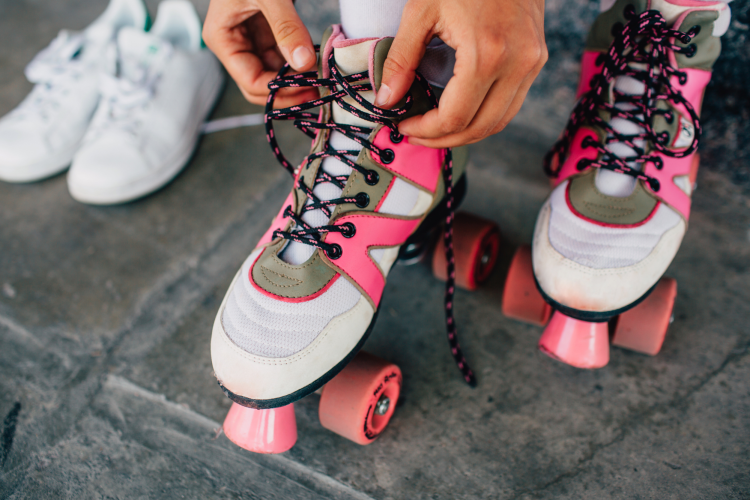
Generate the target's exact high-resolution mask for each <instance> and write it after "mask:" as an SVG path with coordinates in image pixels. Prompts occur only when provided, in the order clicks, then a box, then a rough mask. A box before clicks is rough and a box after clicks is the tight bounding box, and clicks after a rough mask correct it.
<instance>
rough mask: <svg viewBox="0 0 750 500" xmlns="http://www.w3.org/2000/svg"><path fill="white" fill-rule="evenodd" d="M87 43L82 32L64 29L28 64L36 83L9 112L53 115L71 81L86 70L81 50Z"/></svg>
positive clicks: (28, 72)
mask: <svg viewBox="0 0 750 500" xmlns="http://www.w3.org/2000/svg"><path fill="white" fill-rule="evenodd" d="M85 43H86V37H85V35H84V34H82V33H71V32H69V31H61V32H60V33H59V34H58V35H57V37H56V38H55V39H54V40H53V41H52V43H50V44H49V46H47V47H46V48H45V49H44V50H42V51H41V52H39V53H38V54H37V55H36V57H34V59H32V61H31V62H30V63H29V64H28V65H27V66H26V71H25V74H26V78H28V80H29V81H30V82H31V83H34V84H36V85H34V89H33V90H32V91H31V93H30V94H29V95H28V97H27V98H26V99H25V100H24V101H23V102H22V103H21V104H20V105H19V106H18V107H16V109H15V110H13V111H12V112H11V113H10V114H9V115H8V116H9V117H11V118H14V119H18V120H24V119H33V118H36V117H41V118H42V119H43V120H45V121H46V120H48V119H49V118H50V112H51V111H52V110H56V109H58V108H59V105H60V100H61V98H63V97H64V96H65V95H66V93H67V92H68V89H69V87H70V85H71V83H73V82H75V81H76V80H78V79H79V78H80V77H81V75H82V74H83V73H84V72H85V70H86V63H85V62H84V61H82V60H81V59H80V56H79V54H80V52H81V51H82V50H83V48H84V46H85Z"/></svg>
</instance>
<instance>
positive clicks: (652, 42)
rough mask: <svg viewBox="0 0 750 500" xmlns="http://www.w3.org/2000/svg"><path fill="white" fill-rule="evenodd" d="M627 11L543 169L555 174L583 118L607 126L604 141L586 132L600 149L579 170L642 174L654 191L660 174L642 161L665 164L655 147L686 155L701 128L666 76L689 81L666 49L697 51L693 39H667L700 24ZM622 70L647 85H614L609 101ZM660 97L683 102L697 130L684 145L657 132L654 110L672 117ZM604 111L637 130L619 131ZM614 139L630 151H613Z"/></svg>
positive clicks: (696, 28)
mask: <svg viewBox="0 0 750 500" xmlns="http://www.w3.org/2000/svg"><path fill="white" fill-rule="evenodd" d="M625 17H626V19H629V21H628V23H627V24H626V25H625V26H624V27H622V28H621V29H620V30H619V32H618V33H617V34H616V35H615V39H614V41H613V42H612V44H611V45H610V47H609V51H608V52H607V53H602V54H601V55H600V56H599V57H598V58H597V61H596V63H597V65H602V64H603V67H602V71H601V73H599V74H598V75H596V76H594V77H593V78H592V81H591V89H590V90H589V91H588V92H586V94H584V95H583V97H582V98H581V99H580V100H579V101H578V104H577V105H576V107H575V109H574V110H573V112H572V114H571V116H570V119H569V120H568V124H567V125H566V127H565V130H564V131H563V134H562V136H561V137H560V139H559V140H558V141H557V143H555V145H554V146H553V147H552V149H551V150H550V151H549V152H548V153H547V155H546V156H545V158H544V170H545V172H546V173H547V175H548V176H550V177H557V176H558V175H559V172H560V167H561V166H562V163H563V162H562V160H561V159H562V158H564V157H565V155H566V154H567V153H568V151H569V148H570V144H571V141H572V139H573V135H574V134H575V132H576V130H577V129H578V128H579V127H580V126H581V125H582V124H584V123H586V124H589V125H594V126H598V127H600V128H601V129H603V130H605V131H606V132H607V137H606V139H604V141H603V142H602V141H598V140H596V139H594V138H592V137H587V138H586V139H585V140H584V141H583V142H582V144H581V145H582V146H583V147H584V148H595V149H596V150H597V151H598V152H599V153H600V154H599V158H598V159H594V160H589V159H581V160H580V161H579V162H578V164H577V166H576V168H577V169H578V170H579V171H582V170H585V169H587V168H589V167H594V168H605V169H608V170H612V171H614V172H617V173H621V174H625V175H629V176H631V177H634V178H635V179H640V180H642V181H644V182H646V183H648V185H649V187H650V188H651V189H652V190H653V191H654V192H658V191H659V189H660V184H659V181H658V179H656V178H654V177H651V176H649V175H646V174H644V173H643V168H642V167H643V166H645V164H647V163H652V164H653V165H654V167H655V168H656V169H657V170H661V169H662V168H663V167H664V164H663V161H662V159H661V158H660V157H659V156H658V154H657V153H661V154H663V155H664V156H668V157H672V158H684V157H686V156H688V155H690V154H692V153H693V152H694V151H695V150H696V149H697V148H698V138H699V136H700V133H701V127H700V120H699V118H698V113H697V112H696V111H695V109H694V108H693V106H692V105H691V104H690V102H688V100H687V99H685V98H684V97H683V95H682V93H681V92H680V91H679V90H678V89H675V88H674V86H673V85H672V83H671V81H670V79H671V77H672V76H676V77H677V78H678V81H679V82H680V84H681V85H684V84H685V83H686V82H687V74H686V73H685V72H682V71H679V70H678V69H676V68H673V67H672V65H671V64H670V62H669V55H670V51H671V52H676V53H682V54H685V55H686V57H692V56H693V55H695V52H696V50H697V47H696V46H695V44H690V45H687V46H686V47H680V46H678V45H675V44H674V43H672V41H671V40H672V39H677V40H679V41H681V42H682V43H683V44H688V43H690V41H691V40H692V39H693V37H695V36H696V35H697V34H698V32H699V31H700V27H699V26H694V27H693V28H691V29H690V30H689V31H688V32H687V33H683V32H681V31H677V30H673V29H669V28H668V27H667V22H666V20H665V19H664V17H663V16H662V15H661V13H660V12H659V11H657V10H649V11H645V12H643V13H641V14H640V15H636V13H635V9H634V8H633V6H632V5H629V6H628V7H626V9H625ZM615 26H617V25H615ZM615 29H616V28H615ZM641 68H645V69H641ZM623 76H625V77H630V78H632V79H634V80H637V81H639V82H641V83H642V84H643V85H644V87H645V91H644V92H643V93H642V94H635V95H634V94H630V93H624V92H622V91H620V90H618V89H617V88H613V89H612V95H613V102H612V103H609V102H607V100H608V95H609V91H610V86H611V84H612V82H613V81H614V80H615V78H619V77H623ZM660 100H663V101H670V102H672V103H673V104H675V105H679V104H682V105H683V106H684V107H685V109H686V110H687V112H688V114H689V118H690V121H691V122H692V125H693V127H694V130H695V134H694V136H693V138H692V141H691V143H690V145H689V146H688V147H686V148H684V149H680V150H670V149H668V147H669V133H668V132H666V131H664V132H661V133H657V132H656V131H655V130H654V125H653V121H654V118H655V117H656V116H659V115H662V116H663V117H664V119H665V120H666V121H667V123H672V122H673V121H674V119H675V116H674V112H672V111H670V110H668V109H659V108H657V107H656V102H657V101H660ZM602 114H604V115H608V116H609V117H610V120H611V119H613V118H621V119H624V120H627V121H629V122H631V123H633V124H635V125H636V126H637V127H638V130H639V132H638V133H634V134H625V133H622V132H620V131H618V130H617V129H616V128H614V127H613V126H612V125H611V124H610V123H609V120H605V119H604V118H602ZM618 128H619V127H618ZM613 144H624V145H626V146H628V147H629V148H630V149H631V150H632V151H633V152H634V154H633V155H631V156H621V155H617V154H615V153H613V152H612V150H611V149H610V148H609V147H608V146H611V145H613ZM647 146H650V148H649V149H650V150H647Z"/></svg>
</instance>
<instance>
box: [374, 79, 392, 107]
mask: <svg viewBox="0 0 750 500" xmlns="http://www.w3.org/2000/svg"><path fill="white" fill-rule="evenodd" d="M390 98H391V88H390V87H389V86H388V85H386V84H382V85H381V86H380V90H378V95H377V96H375V105H376V106H383V105H384V104H388V99H390Z"/></svg>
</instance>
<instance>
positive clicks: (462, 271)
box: [211, 26, 499, 453]
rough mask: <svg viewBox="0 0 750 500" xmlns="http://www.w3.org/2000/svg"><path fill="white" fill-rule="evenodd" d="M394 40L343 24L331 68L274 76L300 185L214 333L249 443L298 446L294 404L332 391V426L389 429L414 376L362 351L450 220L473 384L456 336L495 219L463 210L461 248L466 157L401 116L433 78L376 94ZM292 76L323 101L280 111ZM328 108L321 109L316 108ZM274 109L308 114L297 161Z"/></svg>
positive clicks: (256, 447) (422, 106) (327, 410)
mask: <svg viewBox="0 0 750 500" xmlns="http://www.w3.org/2000/svg"><path fill="white" fill-rule="evenodd" d="M391 41H392V39H359V40H349V39H347V38H346V37H345V36H344V34H343V32H342V31H341V29H340V27H339V26H334V27H333V28H332V29H331V30H329V31H328V32H327V33H326V37H325V39H324V43H323V48H322V50H321V51H320V53H321V57H320V59H321V65H320V68H321V69H320V72H319V73H306V74H301V75H294V76H288V77H287V76H285V73H286V71H287V68H285V69H282V71H281V72H280V73H279V76H278V77H277V78H276V79H275V80H274V81H273V82H272V83H271V84H270V85H269V87H270V89H271V93H270V96H269V101H268V105H267V108H266V128H267V134H268V140H269V142H270V144H271V147H272V149H273V151H274V153H275V155H276V156H277V158H278V159H279V161H280V162H281V164H282V165H283V166H284V167H286V168H287V170H289V171H290V173H291V174H292V175H293V177H294V188H293V189H292V192H291V193H290V194H289V196H288V197H287V199H286V200H285V201H284V203H283V205H282V206H281V209H280V211H279V213H278V215H277V216H276V219H275V220H274V221H273V223H272V225H271V227H270V228H269V229H268V231H267V232H266V234H265V235H264V236H263V237H262V238H261V240H260V242H259V243H258V246H257V247H256V249H255V250H253V252H252V253H251V254H250V256H249V257H248V258H247V260H246V261H245V263H244V264H243V265H242V267H241V268H240V270H239V272H238V273H237V275H236V277H235V279H234V281H233V283H232V284H231V286H230V288H229V291H228V292H227V294H226V297H225V298H224V301H223V302H222V304H221V307H220V309H219V312H218V314H217V316H216V321H215V323H214V328H213V334H212V339H211V357H212V361H213V366H214V370H215V373H216V377H217V378H218V381H219V384H220V385H221V387H222V389H223V390H224V391H225V393H226V394H227V396H229V397H230V398H231V399H232V400H233V401H234V402H235V404H234V405H233V407H232V410H231V411H230V413H229V415H228V416H227V420H226V422H225V425H224V430H225V433H226V434H227V436H228V437H229V438H230V439H232V440H233V441H234V442H235V443H237V444H239V445H240V446H243V447H245V448H247V449H251V450H253V451H256V452H264V453H277V452H281V451H285V450H286V449H288V448H290V447H291V446H292V445H293V444H294V441H295V440H296V424H295V423H294V422H295V421H294V411H293V409H292V406H291V404H292V403H293V402H294V401H296V400H298V399H300V398H302V397H304V396H306V395H308V394H310V393H312V392H315V391H317V390H318V389H320V388H322V394H321V401H320V419H321V423H322V424H323V425H324V426H326V427H327V428H329V429H331V430H334V431H335V432H337V433H339V434H341V435H344V436H345V437H348V438H349V439H352V440H353V441H355V442H358V443H360V444H367V443H369V442H371V441H372V440H374V439H375V438H376V437H377V435H378V434H379V433H380V432H381V431H382V430H383V428H384V427H385V425H386V424H387V422H388V420H389V419H390V416H391V415H392V413H393V408H394V407H395V403H396V400H397V398H398V394H399V391H400V384H401V372H400V371H399V369H398V367H396V366H395V365H393V364H390V363H388V362H386V361H383V360H380V359H377V358H375V357H374V356H371V355H367V354H365V353H360V354H359V355H357V352H358V351H359V349H360V348H361V347H362V345H363V344H364V342H365V340H366V339H367V336H368V335H369V334H370V332H371V330H372V328H373V326H374V323H375V318H376V317H377V312H378V306H379V304H380V300H381V297H382V294H383V288H384V286H385V281H386V277H387V276H388V273H389V271H390V270H391V267H392V265H393V264H394V263H395V261H396V260H397V259H399V258H404V259H412V260H413V258H414V257H415V256H418V255H419V254H421V253H425V252H426V249H427V248H428V247H429V245H428V244H427V243H426V242H427V241H428V240H429V237H430V236H431V235H433V234H435V233H437V232H440V230H439V229H438V228H443V229H444V230H443V231H442V233H443V236H444V239H443V246H439V248H445V249H447V251H446V252H445V257H444V258H443V260H442V262H443V263H444V264H445V265H446V268H447V272H446V273H444V274H445V277H446V278H447V289H446V320H447V326H448V336H449V342H450V346H451V349H452V353H453V355H454V357H455V359H456V362H457V364H458V366H459V368H460V369H461V371H462V374H463V376H464V377H465V379H466V380H467V382H469V383H472V382H473V380H474V378H473V374H472V372H471V370H470V369H469V367H468V365H467V364H466V361H465V360H464V359H463V355H462V354H461V350H460V348H459V346H458V342H457V338H456V332H455V325H454V321H453V290H454V280H455V278H456V277H458V278H459V282H460V283H459V284H462V285H464V286H466V287H467V288H472V287H475V286H476V284H477V283H478V282H480V281H481V280H482V279H484V278H486V277H487V275H488V274H489V270H491V267H492V265H493V264H494V261H495V259H496V255H497V249H498V246H499V233H498V231H497V228H496V227H495V226H494V225H493V224H492V223H489V222H487V221H483V220H481V219H478V218H472V217H470V216H464V220H468V222H464V223H463V224H462V231H457V236H458V241H457V246H456V249H457V252H456V256H455V257H454V252H453V244H452V221H453V212H454V208H455V206H456V204H457V202H459V201H460V198H461V196H462V194H463V191H464V190H465V179H464V176H463V171H464V163H465V155H463V154H461V152H459V151H456V152H451V151H450V150H438V149H430V148H427V147H423V146H418V145H415V144H411V143H410V142H409V138H408V137H405V136H402V135H401V134H399V132H398V128H397V126H396V123H397V122H398V120H400V119H402V118H405V117H407V116H412V115H415V114H419V113H424V112H425V111H427V110H429V109H431V108H432V107H434V106H436V105H437V100H436V97H435V95H434V93H433V91H432V90H431V88H430V86H429V84H427V82H426V81H425V80H424V79H423V78H421V77H417V80H416V81H415V83H414V85H413V86H412V88H411V91H410V94H409V95H408V96H407V98H406V99H405V100H404V102H403V103H401V105H400V107H398V108H396V109H393V110H384V109H380V108H377V107H375V106H373V105H372V104H371V102H372V101H373V100H374V92H373V90H374V89H376V88H377V87H378V85H379V83H380V76H381V74H382V66H383V62H384V61H385V58H386V56H387V53H388V50H389V48H390V44H391ZM289 86H310V87H317V88H319V89H320V96H321V97H320V98H319V99H317V100H315V101H313V102H309V103H305V104H301V105H298V106H294V107H291V108H286V109H280V110H273V99H274V95H275V93H276V92H277V91H278V90H279V89H280V88H283V87H289ZM317 107H319V108H320V112H319V113H317V114H312V113H310V112H309V111H308V110H310V109H312V108H317ZM275 119H283V120H295V121H294V123H295V125H296V126H297V127H298V128H300V129H301V130H302V131H303V132H305V133H306V134H307V135H308V136H310V137H311V138H312V141H313V144H312V150H311V153H310V154H309V155H308V156H307V157H306V159H305V160H304V161H303V163H302V165H301V166H300V167H299V168H297V169H294V168H293V167H292V166H291V165H290V164H289V162H288V161H287V160H286V159H285V157H284V156H283V154H282V153H281V151H280V149H279V146H278V144H277V142H276V137H275V135H274V130H273V127H272V123H273V120H275ZM454 263H455V266H456V269H454ZM355 355H357V356H356V357H355ZM350 361H351V362H350ZM347 364H348V366H347ZM345 367H346V368H345ZM342 370H343V371H342Z"/></svg>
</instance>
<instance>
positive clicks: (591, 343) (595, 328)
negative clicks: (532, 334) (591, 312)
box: [539, 311, 609, 368]
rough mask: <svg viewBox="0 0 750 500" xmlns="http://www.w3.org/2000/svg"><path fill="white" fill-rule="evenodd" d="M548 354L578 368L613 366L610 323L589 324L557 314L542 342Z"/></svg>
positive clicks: (540, 343)
mask: <svg viewBox="0 0 750 500" xmlns="http://www.w3.org/2000/svg"><path fill="white" fill-rule="evenodd" d="M539 350H540V351H542V352H543V353H544V354H546V355H548V356H550V357H551V358H554V359H556V360H558V361H562V362H563V363H565V364H568V365H570V366H575V367H576V368H601V367H603V366H606V365H607V363H609V328H608V326H607V323H589V322H588V321H581V320H579V319H574V318H571V317H569V316H565V315H564V314H563V313H561V312H560V311H555V313H554V314H553V315H552V320H551V321H550V322H549V325H547V328H545V329H544V333H543V334H542V337H541V338H540V339H539Z"/></svg>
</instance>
